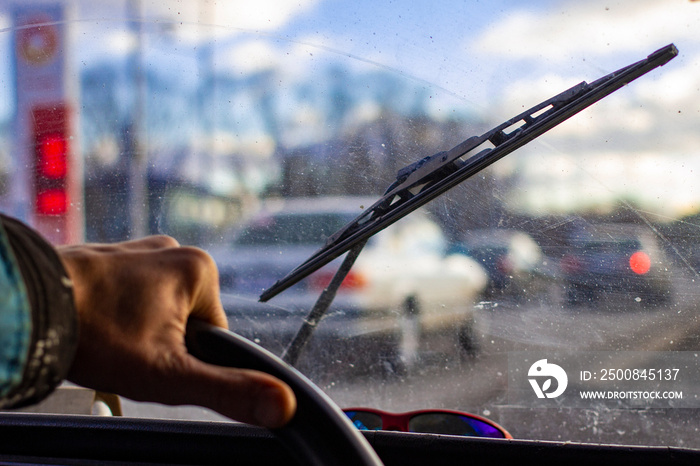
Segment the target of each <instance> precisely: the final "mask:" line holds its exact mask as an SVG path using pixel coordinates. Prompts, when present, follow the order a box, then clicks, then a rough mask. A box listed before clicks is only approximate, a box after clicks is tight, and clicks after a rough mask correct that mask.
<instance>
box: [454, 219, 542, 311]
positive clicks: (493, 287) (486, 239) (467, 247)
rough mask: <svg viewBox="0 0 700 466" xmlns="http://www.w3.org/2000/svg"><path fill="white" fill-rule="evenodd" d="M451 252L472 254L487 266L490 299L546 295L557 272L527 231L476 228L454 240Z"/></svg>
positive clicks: (486, 289)
mask: <svg viewBox="0 0 700 466" xmlns="http://www.w3.org/2000/svg"><path fill="white" fill-rule="evenodd" d="M448 253H460V254H465V255H467V256H469V257H472V258H473V259H474V260H475V261H477V262H478V263H479V264H480V265H481V266H483V267H484V269H485V270H486V272H487V274H488V277H489V282H488V285H487V287H486V288H485V289H484V297H485V298H486V299H494V298H497V297H508V298H511V299H516V300H523V299H527V298H532V297H542V296H543V295H544V294H545V293H547V292H548V290H549V287H550V286H549V285H550V284H551V283H553V281H554V280H555V273H554V270H553V268H552V266H551V264H550V263H549V262H548V261H547V258H546V256H545V255H544V254H543V252H542V249H541V248H540V246H539V245H538V244H537V243H536V242H535V240H534V239H533V238H532V236H530V235H529V234H527V233H526V232H524V231H520V230H513V229H501V228H494V229H476V230H469V231H467V232H466V233H465V234H464V236H463V237H462V239H461V241H458V242H455V243H453V244H452V245H451V246H450V247H449V249H448Z"/></svg>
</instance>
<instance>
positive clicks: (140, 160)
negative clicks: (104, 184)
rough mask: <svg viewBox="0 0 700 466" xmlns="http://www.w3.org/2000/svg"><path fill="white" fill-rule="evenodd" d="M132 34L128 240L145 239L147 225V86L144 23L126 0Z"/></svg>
mask: <svg viewBox="0 0 700 466" xmlns="http://www.w3.org/2000/svg"><path fill="white" fill-rule="evenodd" d="M127 8H128V16H129V18H130V28H131V32H132V33H133V34H134V36H135V37H136V47H135V49H134V50H133V51H132V53H131V57H130V60H129V62H130V63H129V66H130V72H131V76H132V79H133V83H134V88H135V89H136V94H135V102H134V109H133V114H132V122H131V134H130V136H131V138H130V139H131V144H129V148H128V151H129V154H128V156H129V160H128V162H129V187H130V195H129V218H130V223H131V228H130V236H131V238H141V237H143V236H146V235H147V234H148V233H149V231H148V223H149V217H150V215H149V206H148V131H147V128H146V101H147V91H148V89H147V86H148V83H147V82H146V75H145V72H144V68H143V66H144V60H143V42H144V38H143V20H142V14H141V0H129V2H128V4H127Z"/></svg>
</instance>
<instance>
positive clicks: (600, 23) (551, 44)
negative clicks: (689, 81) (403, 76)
mask: <svg viewBox="0 0 700 466" xmlns="http://www.w3.org/2000/svg"><path fill="white" fill-rule="evenodd" d="M699 26H700V5H698V4H695V3H692V2H689V1H674V2H669V1H668V0H622V1H618V2H608V1H606V2H601V1H597V0H593V1H586V2H581V1H578V0H576V1H571V0H567V1H565V2H563V3H562V4H561V6H560V7H559V8H552V9H550V10H548V11H546V12H542V11H533V10H526V9H522V10H520V11H516V12H514V13H512V14H511V15H510V16H509V17H508V18H507V19H505V20H504V21H500V22H495V23H494V26H493V27H491V28H489V29H487V30H486V31H485V33H484V34H483V35H482V36H481V37H479V38H478V39H477V40H476V41H475V43H474V44H471V45H470V47H471V48H472V49H473V50H477V51H479V52H480V53H482V54H484V55H488V56H494V55H500V56H506V57H515V58H518V59H519V58H528V57H529V58H539V59H542V58H546V59H548V60H554V61H556V60H566V59H568V58H570V57H572V56H580V55H582V54H584V55H589V54H592V55H598V56H599V55H605V54H613V53H619V52H629V51H635V52H636V51H639V50H650V51H651V50H654V49H655V48H658V47H661V46H663V45H666V44H667V43H670V42H682V41H686V40H687V41H692V42H695V43H697V42H698V39H700V36H698V33H697V31H698V27H699Z"/></svg>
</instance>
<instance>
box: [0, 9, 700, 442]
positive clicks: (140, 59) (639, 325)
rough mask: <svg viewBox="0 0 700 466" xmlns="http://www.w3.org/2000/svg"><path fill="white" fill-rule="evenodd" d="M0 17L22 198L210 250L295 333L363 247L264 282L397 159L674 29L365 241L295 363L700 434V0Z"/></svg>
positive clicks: (447, 144)
mask: <svg viewBox="0 0 700 466" xmlns="http://www.w3.org/2000/svg"><path fill="white" fill-rule="evenodd" d="M0 20H1V21H2V25H3V28H1V29H0V47H1V48H2V50H3V52H4V53H3V56H4V57H5V61H4V65H3V66H2V67H0V79H1V80H2V83H3V86H1V87H0V93H1V94H2V95H3V97H4V98H3V99H0V206H1V207H2V209H3V211H4V212H7V213H9V214H12V215H16V216H18V217H20V218H23V219H25V220H26V221H28V222H29V223H31V224H33V225H35V226H36V227H37V228H39V229H40V231H42V233H43V234H45V235H46V236H47V237H49V238H50V239H51V240H52V241H53V242H55V243H70V242H81V241H90V242H111V241H120V240H126V239H130V238H136V237H141V236H145V235H148V234H168V235H172V236H174V237H175V238H176V239H177V240H178V241H179V242H180V243H181V244H188V245H194V246H198V247H201V248H204V249H205V250H207V251H208V252H209V253H210V254H211V255H212V256H213V258H214V259H215V261H216V262H217V265H218V266H219V269H220V275H221V287H222V291H223V295H222V302H223V304H224V307H225V308H226V312H227V315H228V316H229V324H230V327H231V329H232V330H234V331H236V332H238V333H240V334H242V335H244V336H246V337H248V338H251V339H252V340H254V341H255V342H258V343H260V344H262V345H263V346H266V347H267V348H269V349H270V350H272V351H273V352H275V353H277V354H282V353H283V352H284V350H285V348H286V347H287V345H289V343H290V342H291V341H292V339H293V338H294V336H295V334H296V332H297V330H298V329H299V327H300V326H301V325H302V323H303V322H304V319H305V316H306V315H307V313H308V311H310V310H311V308H312V307H313V305H314V303H315V301H316V299H317V298H318V296H319V294H320V293H321V291H322V290H323V289H324V287H325V286H327V285H328V283H330V279H331V277H332V275H333V273H334V272H335V270H336V269H337V268H338V266H339V259H337V260H335V261H333V262H331V263H330V264H328V265H326V266H325V267H323V268H322V269H321V270H319V271H317V272H314V273H313V274H311V275H310V276H309V277H307V278H305V279H304V280H302V281H301V282H300V283H299V284H297V285H295V286H293V287H291V288H289V289H287V290H285V291H283V292H281V293H280V294H279V295H277V296H275V297H273V298H272V299H270V300H269V302H268V303H259V302H258V298H259V296H260V293H262V292H263V291H264V290H265V289H268V288H269V287H270V286H272V285H273V284H274V283H275V282H276V281H277V280H279V279H281V278H282V277H284V276H285V275H286V274H287V273H289V272H290V271H292V270H293V269H294V268H295V267H297V266H298V265H299V264H301V263H303V262H304V261H305V260H306V259H308V258H309V257H310V256H311V255H312V254H313V253H314V252H315V251H316V250H317V249H318V248H320V247H322V246H323V245H324V243H325V242H326V240H327V238H328V237H329V236H330V235H332V234H333V233H335V232H336V231H338V230H339V229H341V228H342V227H343V226H344V225H345V224H346V223H347V222H349V221H351V220H352V219H354V218H356V217H357V216H359V215H361V214H362V213H363V212H365V211H366V210H367V209H368V208H370V206H372V205H373V204H374V202H376V201H377V200H378V199H379V198H380V197H381V196H382V195H383V193H385V191H386V190H387V188H388V187H389V186H391V185H392V183H394V181H396V178H397V173H398V171H399V170H401V169H402V168H404V167H406V166H408V165H410V164H412V163H414V162H416V161H418V160H420V159H422V158H423V157H426V156H430V155H433V154H436V153H438V152H440V151H446V150H449V149H451V148H453V147H455V146H456V145H457V144H459V143H461V142H462V141H464V140H466V139H467V138H469V137H471V136H478V135H481V134H483V133H485V132H486V131H488V130H490V129H491V128H493V127H495V126H497V125H499V124H501V123H502V122H504V121H507V120H508V119H510V118H512V117H514V116H516V115H518V114H520V113H522V112H523V111H525V110H526V109H528V108H531V107H533V106H535V105H537V104H538V103H540V102H542V101H545V100H547V99H550V98H551V97H553V96H555V95H557V94H559V93H561V92H563V91H565V90H567V89H569V88H571V87H572V86H575V85H576V84H578V83H580V82H581V81H586V82H588V83H591V82H593V81H595V80H596V79H598V78H600V77H602V76H604V75H606V74H608V73H611V72H613V71H615V70H617V69H620V68H622V67H624V66H627V65H629V64H631V63H633V62H636V61H638V60H641V59H644V58H646V57H647V56H648V55H649V54H651V53H652V52H654V51H655V50H658V49H660V48H661V47H664V46H666V45H667V44H670V43H674V44H675V45H676V46H677V47H678V49H679V51H680V53H679V55H678V56H677V57H676V58H675V59H673V60H672V61H670V62H669V63H667V64H665V65H664V66H662V67H660V68H657V69H655V70H652V71H650V72H649V73H648V74H646V75H644V76H642V77H640V78H639V79H637V80H635V81H634V82H631V83H629V85H627V86H625V87H623V88H622V89H620V90H618V91H616V92H615V93H613V94H611V95H610V96H608V97H605V98H604V99H602V100H601V101H600V102H597V103H595V104H594V105H592V106H591V107H590V108H588V109H586V110H584V111H582V112H581V113H579V114H577V115H575V116H573V117H572V118H571V119H569V120H567V121H565V122H563V123H561V124H560V125H558V126H557V127H555V128H554V129H552V130H550V131H548V132H547V133H545V134H544V135H542V136H540V137H538V138H537V139H535V140H534V141H532V142H530V143H528V144H527V145H525V146H523V147H521V148H519V149H518V150H516V151H514V152H513V153H511V154H509V155H508V156H506V157H505V158H503V159H501V160H499V161H497V162H495V163H494V164H493V165H491V166H490V167H488V168H486V169H485V170H483V171H481V172H479V173H478V174H476V175H474V176H473V177H471V178H469V179H467V180H465V181H464V182H462V183H460V184H459V185H457V186H455V187H454V188H452V189H451V190H449V191H447V192H446V193H445V194H443V195H441V196H440V197H438V198H436V199H434V200H432V201H431V202H429V203H428V204H427V205H425V206H423V207H421V208H420V209H419V210H417V211H416V212H414V213H411V214H409V215H408V216H407V217H406V218H405V219H403V220H401V221H399V222H398V223H396V224H394V225H392V227H390V228H388V229H387V230H386V231H384V232H382V233H381V235H379V236H377V237H376V238H374V239H373V240H372V241H370V242H368V243H367V245H366V246H365V248H364V250H363V251H362V253H361V254H360V256H359V258H358V259H357V262H356V263H355V265H354V266H353V268H352V270H351V272H350V273H349V274H348V277H347V278H346V279H345V281H344V282H343V284H342V285H341V287H340V289H339V291H338V295H337V297H336V299H335V300H334V302H333V303H332V305H331V306H330V308H329V310H328V312H327V313H326V317H325V318H324V319H323V320H322V322H321V324H320V325H319V326H318V328H317V329H316V330H315V332H314V333H313V335H312V338H311V339H310V340H309V342H308V344H307V346H306V347H305V348H304V349H303V351H302V352H301V354H300V358H299V360H298V362H297V363H296V366H297V367H298V368H300V369H301V370H302V371H303V372H304V373H305V374H306V375H307V376H308V377H309V378H311V380H313V381H314V382H316V383H317V384H318V385H319V386H320V387H321V389H323V390H324V391H325V392H326V393H328V394H329V395H330V397H331V398H332V399H334V400H335V402H336V403H337V404H338V405H340V406H341V407H344V408H345V407H358V408H359V407H368V408H376V409H383V410H388V411H394V412H403V411H410V410H420V409H429V408H447V409H454V410H460V411H466V412H470V413H473V414H476V415H479V416H483V417H486V418H489V419H491V420H493V421H495V422H497V423H499V424H500V425H502V426H503V427H505V428H506V429H507V430H508V431H509V432H510V433H511V434H512V435H513V437H514V438H521V439H539V440H561V441H575V442H594V443H614V444H641V445H666V446H682V447H692V448H700V439H698V437H697V435H696V432H697V429H698V428H700V416H698V411H697V409H698V408H700V402H698V401H697V399H696V398H695V397H696V396H698V397H700V393H699V392H697V391H693V386H695V387H697V386H700V384H698V383H696V382H700V380H698V379H700V368H698V366H697V363H696V362H694V361H695V358H696V356H697V355H698V354H700V353H698V352H700V341H699V340H698V335H700V321H698V317H697V315H698V314H697V312H696V311H697V306H698V301H699V300H698V297H699V295H700V294H699V293H698V292H697V282H698V278H699V275H698V270H699V269H698V268H699V267H700V242H699V241H698V238H700V228H699V227H698V225H700V177H699V176H698V173H699V172H700V157H698V154H697V151H698V147H700V131H699V130H698V128H700V121H699V119H700V114H699V113H698V111H697V109H698V106H699V105H700V81H699V80H700V70H698V66H699V65H698V63H700V60H699V58H700V36H698V34H697V31H698V29H699V28H700V4H698V3H697V2H691V1H677V2H667V1H664V0H644V1H639V0H625V1H618V2H601V1H589V2H578V1H573V0H538V1H533V2H527V3H526V4H525V3H524V2H506V1H495V2H476V1H467V2H463V1H446V2H404V3H401V2H398V3H396V2H394V3H391V2H387V3H383V2H380V3H377V2H365V1H355V2H336V1H331V0H303V1H285V0H263V1H258V2H252V3H251V2H243V1H231V2H210V1H205V0H199V1H186V2H185V1H170V0H149V1H145V0H144V1H139V0H99V1H95V0H85V1H76V2H67V3H65V4H63V3H61V2H56V3H51V2H43V3H40V4H38V5H37V4H33V3H32V4H29V5H25V4H24V3H22V2H13V1H9V0H6V1H5V0H3V1H0ZM47 128H48V129H47ZM509 131H510V130H509ZM38 138H47V139H46V141H48V142H45V143H43V144H44V145H43V146H39V145H37V144H38V143H37V140H38ZM37 147H46V148H48V149H47V153H48V155H47V156H48V157H53V158H51V160H52V161H51V162H50V163H49V164H48V165H42V166H46V167H48V168H47V169H46V170H47V172H46V173H45V175H46V176H47V179H48V180H49V181H46V180H43V181H42V180H37V179H36V178H35V175H36V174H35V171H33V170H32V169H30V168H28V167H34V166H35V165H34V164H35V163H36V160H35V158H36V157H38V156H39V155H40V154H39V155H38V154H37V149H36V148H37ZM64 153H67V154H69V155H68V156H67V157H68V158H67V159H66V160H67V162H65V161H63V162H62V160H63V159H62V158H61V157H62V156H61V155H60V154H64ZM57 154H58V155H57ZM59 178H60V179H64V178H65V181H64V182H61V183H64V184H61V183H58V184H57V182H56V181H55V180H56V179H59ZM52 180H53V181H52ZM41 183H45V185H42V184H41ZM42 186H43V187H42ZM47 186H48V188H50V189H48V188H47V190H45V189H44V188H45V187H47ZM54 188H56V189H54ZM40 193H43V194H41V195H40ZM543 360H544V363H543V364H540V363H541V362H542V361H543ZM557 368H558V369H557ZM558 370H563V371H564V372H565V374H566V380H564V379H562V377H561V375H560V374H561V372H558ZM548 374H549V375H548ZM652 377H653V378H652ZM581 393H586V395H581ZM540 395H541V396H540ZM698 399H700V398H698ZM123 409H124V414H125V415H126V416H137V417H173V418H178V419H182V418H184V419H215V420H222V421H223V418H221V417H220V416H218V415H216V414H214V413H211V412H209V411H206V410H204V409H200V408H194V407H180V408H168V407H164V406H160V405H155V404H145V403H136V402H132V401H129V400H123Z"/></svg>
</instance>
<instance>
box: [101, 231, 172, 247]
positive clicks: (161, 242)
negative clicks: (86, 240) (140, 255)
mask: <svg viewBox="0 0 700 466" xmlns="http://www.w3.org/2000/svg"><path fill="white" fill-rule="evenodd" d="M107 246H118V247H120V248H123V249H127V250H130V251H142V250H143V251H149V250H154V249H168V248H179V247H180V243H179V242H178V241H177V240H176V239H175V238H173V237H172V236H167V235H151V236H146V237H143V238H139V239H133V240H128V241H122V242H120V243H114V244H111V245H107Z"/></svg>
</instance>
